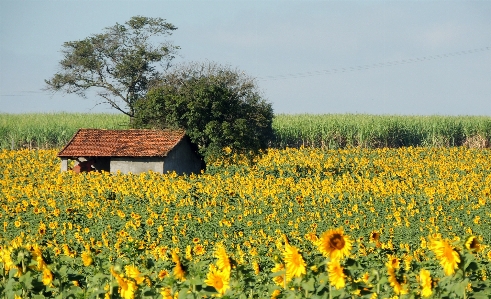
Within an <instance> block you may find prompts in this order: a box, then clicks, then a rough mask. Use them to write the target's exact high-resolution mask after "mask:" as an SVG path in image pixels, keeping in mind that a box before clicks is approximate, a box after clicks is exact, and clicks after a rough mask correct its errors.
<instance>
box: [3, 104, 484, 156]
mask: <svg viewBox="0 0 491 299" xmlns="http://www.w3.org/2000/svg"><path fill="white" fill-rule="evenodd" d="M128 127H129V118H128V117H127V116H125V115H122V114H110V113H102V114H100V113H99V114H95V113H91V114H84V113H29V114H5V113H0V149H20V148H61V147H63V146H64V145H65V144H66V143H67V142H68V141H69V140H70V138H71V137H72V136H73V134H75V132H76V131H77V130H78V129H79V128H101V129H127V128H128ZM273 128H274V131H275V139H274V140H273V141H272V143H271V147H279V148H284V147H300V146H305V147H323V148H329V149H336V148H346V147H367V148H374V147H401V146H432V147H440V146H468V147H474V148H484V147H490V143H491V117H489V116H401V115H368V114H319V115H318V114H279V115H277V116H275V118H274V121H273Z"/></svg>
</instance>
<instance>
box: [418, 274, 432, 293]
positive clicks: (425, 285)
mask: <svg viewBox="0 0 491 299" xmlns="http://www.w3.org/2000/svg"><path fill="white" fill-rule="evenodd" d="M419 283H420V284H421V295H422V296H423V297H429V296H430V295H431V293H432V291H431V276H430V271H428V270H426V269H422V270H421V272H420V274H419Z"/></svg>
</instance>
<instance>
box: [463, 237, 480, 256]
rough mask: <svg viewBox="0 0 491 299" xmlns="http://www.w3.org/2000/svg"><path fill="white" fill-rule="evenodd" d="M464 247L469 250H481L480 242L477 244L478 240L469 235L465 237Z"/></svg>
mask: <svg viewBox="0 0 491 299" xmlns="http://www.w3.org/2000/svg"><path fill="white" fill-rule="evenodd" d="M465 248H467V249H468V250H471V251H476V252H477V251H480V250H481V244H479V240H477V237H476V236H470V237H469V238H467V240H466V241H465Z"/></svg>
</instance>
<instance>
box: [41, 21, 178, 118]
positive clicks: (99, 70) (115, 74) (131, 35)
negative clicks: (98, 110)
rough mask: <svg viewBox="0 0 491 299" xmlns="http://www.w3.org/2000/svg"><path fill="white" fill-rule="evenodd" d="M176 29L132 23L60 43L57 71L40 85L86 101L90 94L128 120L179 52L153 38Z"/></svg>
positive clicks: (159, 23) (167, 25)
mask: <svg viewBox="0 0 491 299" xmlns="http://www.w3.org/2000/svg"><path fill="white" fill-rule="evenodd" d="M176 29H177V27H175V26H174V25H172V24H171V23H167V22H166V21H165V20H164V19H162V18H147V17H142V16H135V17H132V18H131V19H130V20H129V21H127V22H126V23H125V24H123V25H121V24H118V23H117V24H116V25H114V26H112V27H107V28H105V29H104V32H103V33H100V34H94V35H91V36H89V37H87V38H85V39H83V40H78V41H70V42H65V43H64V44H63V49H62V53H63V56H64V57H63V59H62V60H61V61H60V63H59V65H60V67H61V70H60V71H59V72H57V73H56V74H55V75H54V76H53V77H52V78H51V79H49V80H45V82H46V90H49V91H53V92H57V91H62V92H65V93H75V94H78V95H80V96H82V97H86V91H87V90H88V89H95V90H96V91H97V95H98V96H100V97H101V98H102V99H103V101H102V102H103V103H107V104H109V105H110V106H111V107H112V108H115V109H117V110H119V111H120V112H122V113H124V114H126V115H128V116H130V118H133V116H134V113H135V111H134V107H135V104H136V103H137V102H138V100H140V99H141V98H143V97H144V96H145V95H146V93H147V91H148V88H149V84H150V83H151V82H152V81H153V80H156V79H157V78H160V77H161V76H162V73H163V72H164V71H165V70H167V69H168V68H169V67H170V63H171V61H172V59H174V57H175V54H176V52H177V50H178V49H179V47H177V46H174V45H173V44H172V43H170V42H168V41H159V39H158V37H162V36H168V35H171V34H172V31H174V30H176Z"/></svg>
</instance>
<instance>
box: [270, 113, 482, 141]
mask: <svg viewBox="0 0 491 299" xmlns="http://www.w3.org/2000/svg"><path fill="white" fill-rule="evenodd" d="M273 129H274V131H275V135H276V139H275V143H274V144H273V147H279V148H283V147H299V146H308V147H320V148H329V149H337V148H346V147H364V148H380V147H401V146H429V147H441V146H443V147H448V146H462V145H464V146H468V147H474V148H476V147H477V148H483V147H489V145H490V143H491V117H489V116H437V115H433V116H418V115H414V116H410V115H369V114H280V115H277V116H276V117H275V120H274V122H273Z"/></svg>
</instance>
